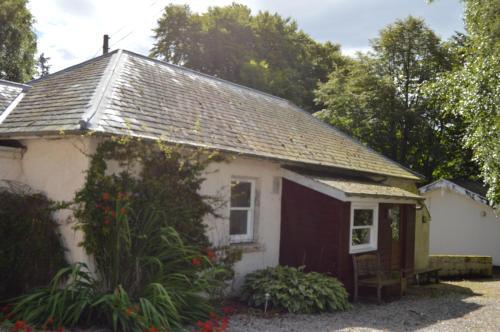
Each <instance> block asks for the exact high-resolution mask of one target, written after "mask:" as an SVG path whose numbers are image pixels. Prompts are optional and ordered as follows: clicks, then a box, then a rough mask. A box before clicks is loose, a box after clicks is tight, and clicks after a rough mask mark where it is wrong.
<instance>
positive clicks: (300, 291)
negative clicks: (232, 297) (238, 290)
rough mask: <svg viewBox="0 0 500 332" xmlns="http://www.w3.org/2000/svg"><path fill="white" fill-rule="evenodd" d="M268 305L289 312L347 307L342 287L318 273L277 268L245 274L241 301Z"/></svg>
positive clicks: (327, 310)
mask: <svg viewBox="0 0 500 332" xmlns="http://www.w3.org/2000/svg"><path fill="white" fill-rule="evenodd" d="M266 294H268V295H269V299H268V305H269V306H270V307H272V308H275V309H279V310H286V311H288V312H291V313H304V314H309V313H319V312H330V311H335V310H346V309H348V308H349V307H350V304H349V302H348V301H347V297H348V294H347V292H346V290H345V288H344V286H343V285H342V284H341V283H340V282H339V281H338V280H337V279H335V278H332V277H329V276H326V275H324V274H320V273H317V272H309V273H305V272H303V271H302V270H301V269H297V268H293V267H286V266H277V267H273V268H267V269H265V270H260V271H257V272H254V273H251V274H249V275H247V277H246V279H245V283H244V285H243V288H242V299H243V300H245V301H247V302H248V304H249V305H250V306H254V307H263V306H264V305H265V303H266Z"/></svg>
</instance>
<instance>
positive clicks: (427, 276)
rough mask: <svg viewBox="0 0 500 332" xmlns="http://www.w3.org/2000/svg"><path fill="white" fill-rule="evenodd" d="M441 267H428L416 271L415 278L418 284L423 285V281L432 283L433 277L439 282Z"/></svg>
mask: <svg viewBox="0 0 500 332" xmlns="http://www.w3.org/2000/svg"><path fill="white" fill-rule="evenodd" d="M440 270H441V269H439V268H431V267H429V268H426V269H420V270H417V271H415V280H416V281H417V285H421V284H422V283H430V282H431V279H434V282H435V283H436V284H437V283H439V271H440Z"/></svg>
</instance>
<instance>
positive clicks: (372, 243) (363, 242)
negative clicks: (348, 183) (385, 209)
mask: <svg viewBox="0 0 500 332" xmlns="http://www.w3.org/2000/svg"><path fill="white" fill-rule="evenodd" d="M350 231H351V232H350V236H349V243H350V248H349V252H350V253H358V252H364V251H372V250H377V238H378V204H367V203H354V202H353V203H351V228H350Z"/></svg>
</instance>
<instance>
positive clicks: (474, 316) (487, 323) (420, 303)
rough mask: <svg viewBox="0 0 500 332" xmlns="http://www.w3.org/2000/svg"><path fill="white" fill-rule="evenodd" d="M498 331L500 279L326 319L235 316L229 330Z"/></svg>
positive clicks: (451, 285)
mask: <svg viewBox="0 0 500 332" xmlns="http://www.w3.org/2000/svg"><path fill="white" fill-rule="evenodd" d="M294 331H307V332H316V331H318V332H320V331H453V332H461V331H481V332H483V331H499V332H500V278H495V279H487V280H475V281H457V282H443V283H441V284H439V285H428V286H420V287H418V286H415V287H412V288H410V289H409V291H408V294H407V295H406V296H404V297H403V298H402V299H401V300H396V301H393V302H390V303H386V304H382V305H377V304H370V303H364V304H356V305H355V306H354V308H353V309H351V310H349V311H346V312H339V313H333V314H323V315H291V314H287V315H282V316H276V317H272V318H268V317H262V316H260V317H259V316H255V315H249V314H247V315H236V316H233V317H231V323H230V329H229V332H294Z"/></svg>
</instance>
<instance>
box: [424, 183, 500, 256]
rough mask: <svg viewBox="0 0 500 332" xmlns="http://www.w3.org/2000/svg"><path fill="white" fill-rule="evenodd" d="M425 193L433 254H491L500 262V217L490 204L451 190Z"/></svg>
mask: <svg viewBox="0 0 500 332" xmlns="http://www.w3.org/2000/svg"><path fill="white" fill-rule="evenodd" d="M424 196H425V197H426V204H427V207H428V209H429V212H430V215H431V218H432V219H431V222H430V251H431V254H457V255H459V254H462V255H485V256H492V257H493V265H500V218H498V217H496V216H495V213H494V210H493V209H492V208H491V207H489V206H487V205H485V204H481V203H479V202H476V201H474V200H473V199H471V198H468V197H465V196H463V195H460V194H457V193H455V192H453V191H450V190H448V189H442V190H441V189H438V190H433V191H431V192H427V193H425V194H424ZM484 213H485V214H486V215H485V216H482V214H484Z"/></svg>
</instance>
